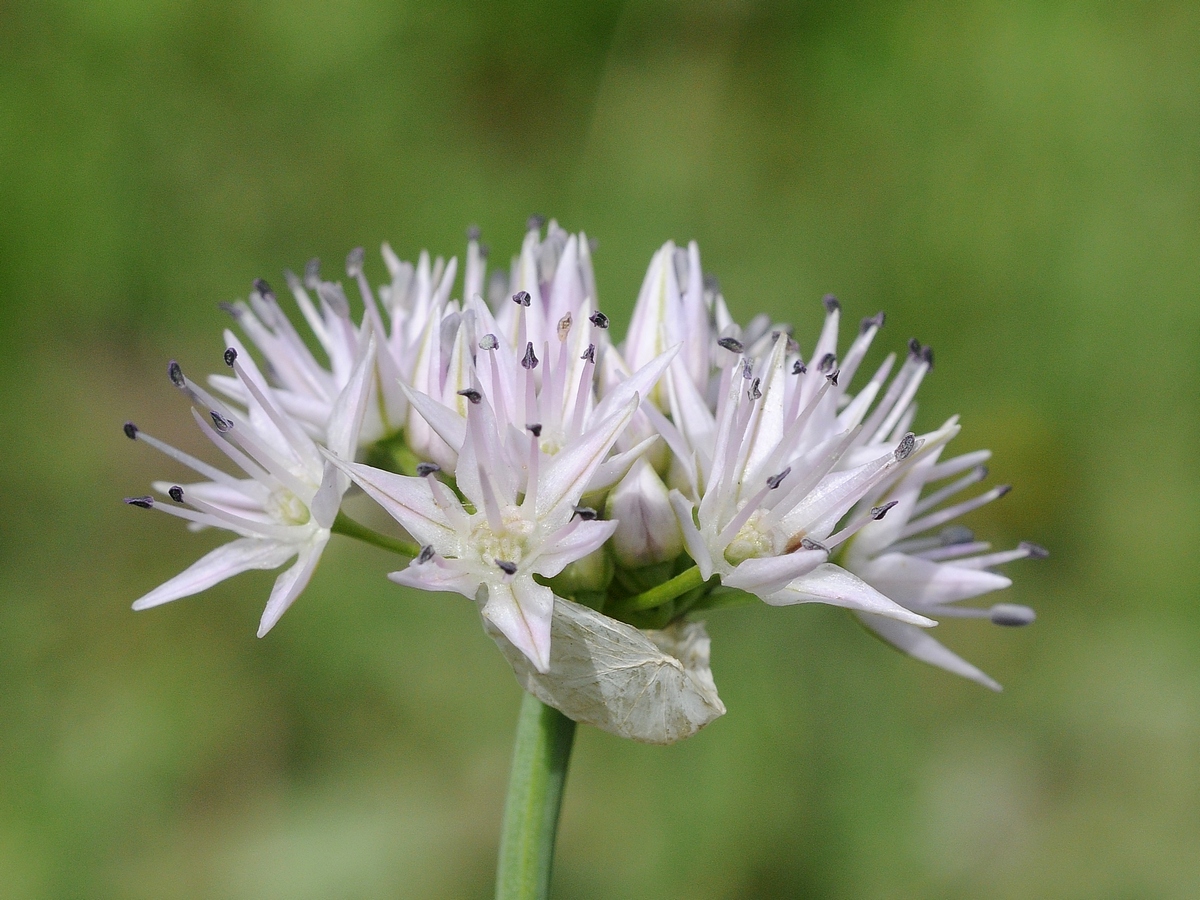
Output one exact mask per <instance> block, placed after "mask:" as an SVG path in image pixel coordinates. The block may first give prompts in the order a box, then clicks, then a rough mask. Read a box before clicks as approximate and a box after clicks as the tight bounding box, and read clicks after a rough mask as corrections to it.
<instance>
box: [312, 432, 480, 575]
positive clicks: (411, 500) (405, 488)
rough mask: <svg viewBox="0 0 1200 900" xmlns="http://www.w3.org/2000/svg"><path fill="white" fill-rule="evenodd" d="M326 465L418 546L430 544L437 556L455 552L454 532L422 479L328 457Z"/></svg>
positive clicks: (455, 537) (455, 538) (455, 535)
mask: <svg viewBox="0 0 1200 900" xmlns="http://www.w3.org/2000/svg"><path fill="white" fill-rule="evenodd" d="M327 458H328V459H329V461H330V462H332V463H333V464H334V465H335V466H337V467H338V468H339V469H341V470H342V471H343V472H345V473H346V474H347V475H349V476H350V477H351V478H352V479H354V483H355V484H357V485H358V486H359V487H361V488H362V489H363V490H364V491H366V492H367V494H368V495H369V496H370V497H371V499H373V500H374V501H375V502H376V503H378V504H379V505H380V506H382V507H383V508H384V510H386V512H387V514H388V515H390V516H391V517H392V518H393V519H395V520H396V521H397V522H399V523H400V524H401V525H403V526H404V529H405V530H406V531H407V532H408V533H409V534H411V535H412V536H413V537H414V538H416V539H417V542H418V543H420V544H432V545H433V549H434V550H436V551H437V552H439V553H443V554H446V553H454V552H456V550H457V546H458V543H457V533H456V532H455V531H454V529H453V528H452V527H451V525H450V521H449V520H448V519H447V518H446V514H445V513H443V512H442V510H441V508H440V507H439V506H438V505H437V503H436V501H434V499H433V491H432V490H430V488H429V484H428V483H427V482H426V480H425V479H424V478H414V477H412V476H411V475H397V474H395V473H394V472H385V471H384V470H383V469H376V468H374V467H373V466H364V465H362V464H360V463H349V462H346V461H344V460H340V459H337V458H335V457H333V456H328V455H327Z"/></svg>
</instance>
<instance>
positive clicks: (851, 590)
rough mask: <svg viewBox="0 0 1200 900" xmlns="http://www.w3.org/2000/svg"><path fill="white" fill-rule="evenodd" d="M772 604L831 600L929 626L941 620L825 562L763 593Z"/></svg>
mask: <svg viewBox="0 0 1200 900" xmlns="http://www.w3.org/2000/svg"><path fill="white" fill-rule="evenodd" d="M763 600H765V601H766V602H767V603H770V604H771V605H772V606H790V605H791V604H793V603H828V604H830V605H832V606H844V607H846V608H847V609H853V610H858V611H860V612H869V613H875V614H876V615H882V616H888V617H890V618H893V619H899V620H900V621H901V622H910V623H911V624H913V625H921V626H924V627H929V626H931V625H936V624H937V623H936V622H935V621H933V620H932V619H927V618H926V617H925V616H919V615H917V614H916V613H914V612H911V611H910V610H907V609H905V608H904V607H903V606H900V605H899V604H898V603H894V602H893V601H891V600H889V599H888V598H887V597H885V596H883V594H881V593H879V591H877V590H875V588H873V587H871V586H870V585H869V584H867V583H866V582H865V581H863V580H862V579H861V578H858V577H857V576H855V575H852V574H850V573H849V572H847V571H846V570H845V569H843V568H842V567H841V566H835V565H834V564H833V563H823V564H821V565H819V566H817V568H816V569H814V570H813V571H812V572H811V573H809V574H808V575H804V576H802V577H800V578H797V579H796V580H795V581H794V582H792V583H791V584H789V585H788V586H787V587H786V588H784V589H783V590H781V591H776V592H775V593H774V594H771V595H769V596H766V597H763Z"/></svg>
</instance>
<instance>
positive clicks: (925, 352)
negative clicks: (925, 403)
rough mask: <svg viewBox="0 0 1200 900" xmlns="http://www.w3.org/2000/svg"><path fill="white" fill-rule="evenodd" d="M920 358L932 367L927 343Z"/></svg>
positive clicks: (930, 353)
mask: <svg viewBox="0 0 1200 900" xmlns="http://www.w3.org/2000/svg"><path fill="white" fill-rule="evenodd" d="M921 360H922V361H923V362H924V363H925V365H927V366H929V368H931V369H932V368H933V348H932V347H930V346H929V345H928V344H927V345H926V346H924V347H922V348H921ZM1032 611H1033V610H1030V612H1032Z"/></svg>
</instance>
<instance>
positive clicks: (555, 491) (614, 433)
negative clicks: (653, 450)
mask: <svg viewBox="0 0 1200 900" xmlns="http://www.w3.org/2000/svg"><path fill="white" fill-rule="evenodd" d="M637 407H638V397H637V395H636V394H635V395H634V396H633V397H631V398H629V401H628V402H627V403H626V404H625V405H624V406H623V407H620V408H619V409H617V410H616V411H615V412H614V413H613V414H612V415H610V416H609V417H608V418H606V419H604V420H601V421H598V422H597V424H595V425H594V426H593V427H590V428H589V429H588V430H587V431H585V432H584V433H583V434H582V435H580V436H579V437H578V438H576V439H575V440H573V441H572V442H571V443H569V444H567V446H566V447H564V448H563V449H562V450H561V451H559V452H558V453H556V454H555V455H554V456H553V457H552V458H551V459H550V462H549V465H547V466H546V468H545V469H543V470H542V473H541V476H540V477H539V478H538V485H537V513H536V515H537V518H538V519H539V520H541V521H544V522H548V523H549V525H550V527H554V525H555V524H561V523H557V522H556V521H555V520H556V519H560V518H569V517H570V509H571V507H573V506H574V505H575V504H576V503H577V502H578V501H579V497H580V495H581V494H582V493H583V490H584V488H585V487H587V484H588V482H589V481H590V480H591V478H592V475H593V473H595V471H596V469H597V468H598V467H599V466H600V462H601V460H603V459H604V455H605V454H606V453H608V451H609V450H610V449H611V448H612V445H613V443H614V442H615V441H616V439H617V437H619V436H620V434H621V431H622V430H623V429H624V428H625V426H626V425H628V424H629V420H630V418H632V417H633V413H634V411H635V410H636V409H637Z"/></svg>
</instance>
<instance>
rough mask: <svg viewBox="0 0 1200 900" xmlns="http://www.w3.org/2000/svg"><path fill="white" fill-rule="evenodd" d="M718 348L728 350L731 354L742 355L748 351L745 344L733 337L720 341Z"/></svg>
mask: <svg viewBox="0 0 1200 900" xmlns="http://www.w3.org/2000/svg"><path fill="white" fill-rule="evenodd" d="M717 346H718V347H721V348H723V349H725V350H728V351H729V352H730V353H741V352H742V351H743V350H745V349H746V345H745V344H743V343H742V342H741V341H739V340H738V339H737V338H732V337H723V338H721V339H720V340H719V341H717Z"/></svg>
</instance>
